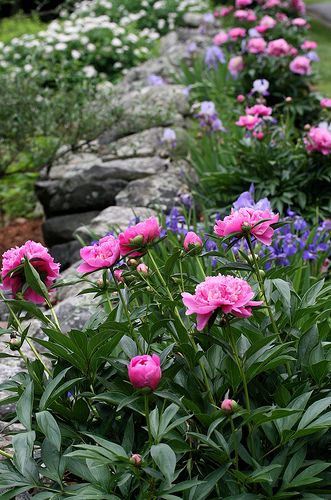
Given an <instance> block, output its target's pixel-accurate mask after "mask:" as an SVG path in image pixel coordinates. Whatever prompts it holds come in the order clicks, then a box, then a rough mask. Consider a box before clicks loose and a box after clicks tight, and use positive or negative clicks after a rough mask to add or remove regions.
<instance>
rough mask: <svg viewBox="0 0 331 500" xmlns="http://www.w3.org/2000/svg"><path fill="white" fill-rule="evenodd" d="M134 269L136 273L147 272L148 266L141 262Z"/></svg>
mask: <svg viewBox="0 0 331 500" xmlns="http://www.w3.org/2000/svg"><path fill="white" fill-rule="evenodd" d="M136 270H137V271H138V273H143V274H148V272H149V268H148V266H146V264H144V263H143V262H141V263H140V264H138V265H137V267H136Z"/></svg>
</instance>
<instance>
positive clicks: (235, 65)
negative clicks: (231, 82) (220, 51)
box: [228, 56, 245, 77]
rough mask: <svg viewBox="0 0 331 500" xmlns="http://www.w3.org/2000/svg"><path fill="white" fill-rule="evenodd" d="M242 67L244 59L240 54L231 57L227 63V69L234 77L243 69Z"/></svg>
mask: <svg viewBox="0 0 331 500" xmlns="http://www.w3.org/2000/svg"><path fill="white" fill-rule="evenodd" d="M244 67H245V65H244V60H243V58H242V57H241V56H234V57H231V59H230V61H229V63H228V70H229V71H230V73H231V75H232V76H234V77H237V76H238V75H239V73H240V72H241V71H242V70H243V69H244Z"/></svg>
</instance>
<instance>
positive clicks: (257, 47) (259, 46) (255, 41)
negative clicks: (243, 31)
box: [247, 37, 267, 54]
mask: <svg viewBox="0 0 331 500" xmlns="http://www.w3.org/2000/svg"><path fill="white" fill-rule="evenodd" d="M266 47H267V42H266V41H265V40H264V38H256V37H254V38H250V39H249V40H248V42H247V51H248V52H249V53H250V54H263V52H264V51H265V49H266Z"/></svg>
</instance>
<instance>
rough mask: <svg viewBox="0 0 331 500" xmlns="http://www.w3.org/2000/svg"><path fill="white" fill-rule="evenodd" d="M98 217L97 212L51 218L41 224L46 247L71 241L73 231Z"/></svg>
mask: <svg viewBox="0 0 331 500" xmlns="http://www.w3.org/2000/svg"><path fill="white" fill-rule="evenodd" d="M97 215H98V212H97V211H95V210H94V211H92V212H82V213H77V214H69V215H60V216H57V217H51V218H50V219H47V220H46V221H45V222H44V223H43V235H44V239H45V243H46V245H58V244H60V243H66V242H67V241H71V240H72V239H73V234H74V232H75V230H76V229H77V228H78V227H80V226H82V225H83V224H88V223H89V222H90V221H91V220H92V219H94V217H96V216H97Z"/></svg>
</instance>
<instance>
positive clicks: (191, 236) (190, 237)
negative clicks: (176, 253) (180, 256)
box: [183, 231, 203, 252]
mask: <svg viewBox="0 0 331 500" xmlns="http://www.w3.org/2000/svg"><path fill="white" fill-rule="evenodd" d="M202 245H203V243H202V239H201V238H200V236H198V235H197V234H196V233H195V232H194V231H189V232H188V233H187V235H186V236H185V239H184V243H183V247H184V250H185V252H189V251H190V250H199V251H200V250H201V249H202Z"/></svg>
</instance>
